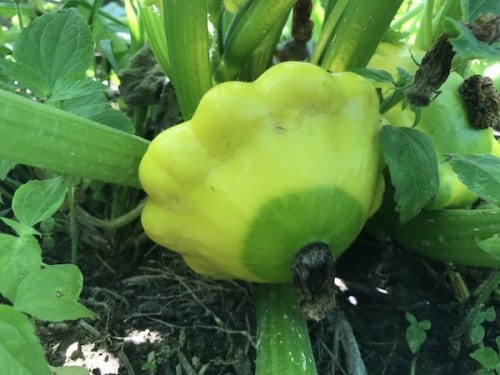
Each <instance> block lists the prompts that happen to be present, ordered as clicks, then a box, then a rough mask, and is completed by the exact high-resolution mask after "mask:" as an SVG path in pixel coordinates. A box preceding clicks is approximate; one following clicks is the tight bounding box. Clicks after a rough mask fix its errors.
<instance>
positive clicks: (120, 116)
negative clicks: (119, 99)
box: [89, 108, 135, 134]
mask: <svg viewBox="0 0 500 375" xmlns="http://www.w3.org/2000/svg"><path fill="white" fill-rule="evenodd" d="M89 119H90V120H92V121H95V122H99V123H101V124H104V125H107V126H110V127H112V128H115V129H118V130H121V131H124V132H127V133H130V134H132V133H134V131H135V129H134V125H133V124H132V122H131V121H130V119H129V118H128V117H127V116H126V115H125V114H124V113H122V112H120V111H117V110H115V109H111V108H107V109H104V110H102V111H100V112H97V113H95V114H94V115H92V116H90V117H89Z"/></svg>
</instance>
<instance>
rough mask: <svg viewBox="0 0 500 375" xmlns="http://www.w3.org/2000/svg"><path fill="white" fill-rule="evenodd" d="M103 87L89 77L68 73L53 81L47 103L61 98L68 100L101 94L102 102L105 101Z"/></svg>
mask: <svg viewBox="0 0 500 375" xmlns="http://www.w3.org/2000/svg"><path fill="white" fill-rule="evenodd" d="M104 90H105V87H104V86H103V85H102V84H101V83H99V82H96V81H94V80H93V79H91V78H89V77H85V78H81V77H78V76H73V75H68V76H65V77H62V78H61V79H58V80H57V81H56V82H55V85H54V89H53V92H52V96H51V97H50V98H49V100H48V103H55V102H58V101H62V100H68V99H72V98H77V97H81V96H86V95H88V96H93V97H95V96H101V97H102V102H105V103H107V100H106V97H105V96H104Z"/></svg>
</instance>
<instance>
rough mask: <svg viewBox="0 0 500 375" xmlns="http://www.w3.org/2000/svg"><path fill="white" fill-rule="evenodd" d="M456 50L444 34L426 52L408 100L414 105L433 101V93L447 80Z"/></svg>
mask: <svg viewBox="0 0 500 375" xmlns="http://www.w3.org/2000/svg"><path fill="white" fill-rule="evenodd" d="M453 56H455V51H453V47H452V45H451V43H450V42H449V41H448V35H447V34H446V33H445V34H442V35H441V36H440V37H439V38H438V39H437V40H436V42H434V44H433V45H432V48H431V49H430V50H429V51H428V52H427V53H426V54H425V56H424V58H423V59H422V62H421V64H420V67H419V68H418V70H417V72H416V73H415V78H414V80H413V84H412V86H411V87H410V89H409V90H408V94H407V96H408V102H409V103H410V104H411V105H412V106H414V107H425V106H427V105H429V103H430V102H431V95H433V94H435V93H437V90H438V89H439V88H440V87H441V85H442V84H443V83H444V82H445V81H446V79H447V78H448V75H449V74H450V71H451V60H452V59H453Z"/></svg>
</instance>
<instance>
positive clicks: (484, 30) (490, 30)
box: [467, 13, 500, 44]
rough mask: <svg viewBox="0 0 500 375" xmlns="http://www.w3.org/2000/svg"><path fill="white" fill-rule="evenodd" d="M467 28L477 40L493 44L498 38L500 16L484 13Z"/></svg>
mask: <svg viewBox="0 0 500 375" xmlns="http://www.w3.org/2000/svg"><path fill="white" fill-rule="evenodd" d="M467 27H468V28H469V29H470V30H471V31H472V33H473V34H474V36H475V37H476V38H477V40H480V41H482V42H485V43H488V44H493V43H495V42H498V40H499V38H500V14H493V13H486V14H482V15H480V16H479V17H477V18H476V19H475V20H474V21H472V22H471V23H469V24H468V25H467Z"/></svg>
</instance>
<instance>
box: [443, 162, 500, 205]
mask: <svg viewBox="0 0 500 375" xmlns="http://www.w3.org/2000/svg"><path fill="white" fill-rule="evenodd" d="M449 161H450V164H451V167H452V168H453V170H454V171H455V172H456V174H457V175H458V178H459V179H460V181H462V182H463V183H464V184H465V185H466V186H467V187H468V188H469V190H471V191H472V192H474V193H475V194H477V195H478V196H480V197H481V198H484V199H485V200H487V201H489V202H491V203H494V204H496V205H500V158H499V157H495V156H493V155H466V156H461V155H452V156H450V160H449Z"/></svg>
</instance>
